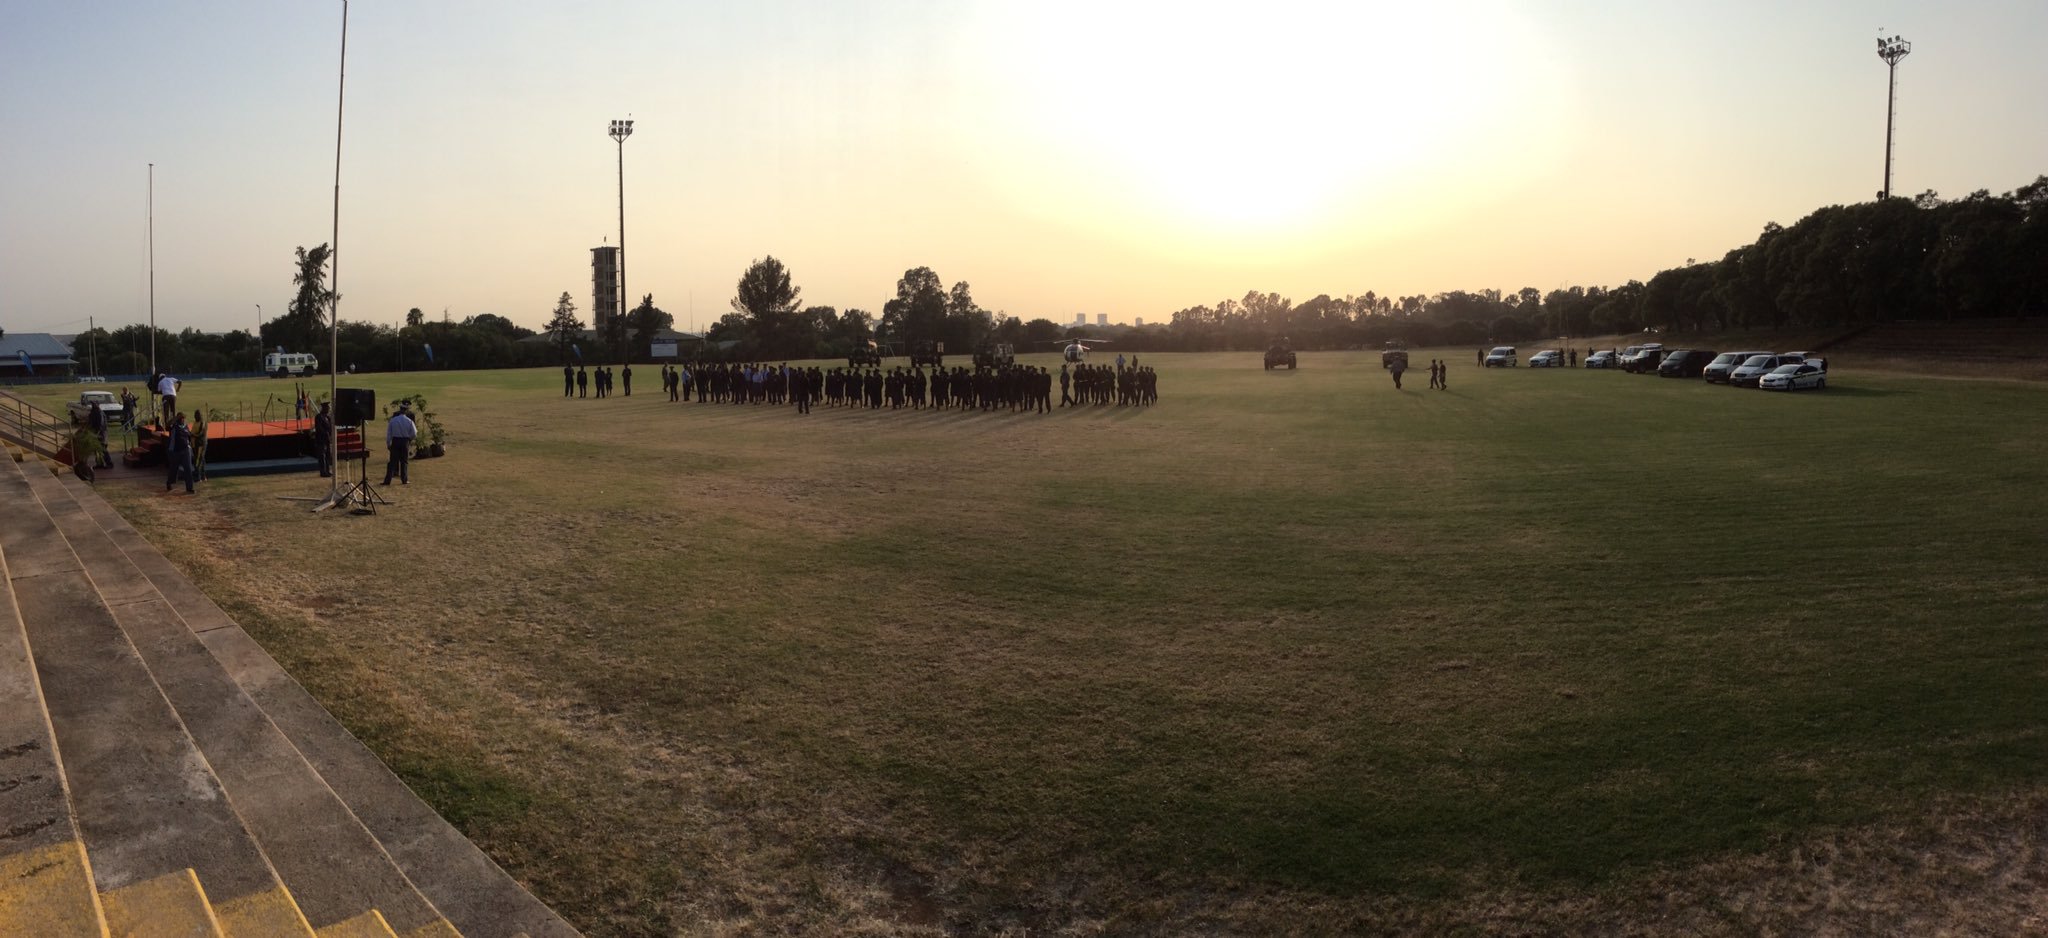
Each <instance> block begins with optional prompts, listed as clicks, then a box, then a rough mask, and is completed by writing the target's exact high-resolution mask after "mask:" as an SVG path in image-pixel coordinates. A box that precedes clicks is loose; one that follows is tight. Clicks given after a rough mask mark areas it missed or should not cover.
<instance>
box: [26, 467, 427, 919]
mask: <svg viewBox="0 0 2048 938" xmlns="http://www.w3.org/2000/svg"><path fill="white" fill-rule="evenodd" d="M30 488H31V489H32V490H33V491H34V493H35V494H36V496H37V497H38V499H39V500H40V501H41V503H42V506H43V509H44V511H45V512H46V513H47V514H48V515H49V516H50V518H51V519H52V520H53V521H54V522H55V523H56V526H57V529H58V531H59V532H60V533H61V534H62V535H63V536H64V538H65V539H66V541H68V542H69V544H70V545H71V549H72V551H73V553H75V554H76V555H77V556H78V558H79V559H80V561H81V562H82V563H83V565H84V567H85V569H86V575H87V577H88V578H89V579H91V580H92V582H93V583H94V584H95V585H96V586H97V588H98V592H99V594H100V597H101V599H102V600H103V601H104V602H105V604H106V605H107V607H108V608H109V610H110V611H111V612H112V614H113V617H114V619H115V621H116V622H117V623H119V625H120V626H121V629H122V631H123V632H124V633H125V634H126V636H127V637H128V640H129V641H130V642H131V643H132V644H133V645H134V647H135V648H136V650H137V651H138V652H139V654H140V655H141V658H142V660H143V663H144V664H145V665H147V667H148V668H149V670H150V673H151V675H152V676H153V677H154V678H155V680H156V682H157V684H158V686H159V687H161V688H162V691H163V694H164V696H165V698H166V699H168V700H169V702H170V704H171V706H172V708H173V709H174V710H175V711H176V712H177V715H178V717H179V719H180V720H181V721H182V722H183V723H184V725H185V727H186V729H187V732H188V733H189V734H190V735H191V737H192V740H193V742H194V743H195V744H197V746H198V748H199V751H200V753H201V755H203V756H204V757H205V759H206V760H207V762H208V763H209V765H210V766H211V767H212V769H213V774H214V776H215V777H216V778H218V779H219V781H220V785H221V787H222V789H223V790H224V791H225V792H226V794H227V798H228V801H229V803H230V804H232V805H233V807H234V810H235V812H236V814H237V815H239V816H240V817H241V819H242V822H243V824H244V825H245V827H246V828H247V829H248V831H249V834H250V835H251V837H253V838H254V840H255V841H256V844H257V846H258V847H259V848H261V850H262V851H263V854H264V856H265V857H266V858H267V859H268V860H269V861H270V865H271V867H272V868H273V869H274V870H276V871H277V875H278V878H279V879H280V880H281V881H282V883H283V886H284V888H285V889H286V890H288V891H289V893H290V895H291V897H292V898H293V899H295V900H296V901H297V904H298V908H299V910H300V912H302V913H303V914H304V916H305V921H307V922H310V923H312V924H314V925H315V926H321V925H326V924H330V923H335V922H342V921H347V920H351V919H354V918H357V917H359V916H361V915H362V914H363V913H365V912H367V911H369V910H371V909H377V910H380V911H381V912H382V913H383V917H384V919H385V920H388V921H389V922H391V923H392V924H393V925H394V926H396V927H398V928H400V929H402V930H405V931H408V932H409V931H412V930H414V929H418V928H422V927H427V926H431V925H432V924H434V923H436V922H439V921H440V920H441V914H440V912H439V911H438V910H436V909H435V908H434V906H433V904H432V903H430V902H428V901H427V900H426V899H425V898H424V897H423V896H421V895H420V893H419V891H418V890H416V889H414V888H413V885H412V883H411V882H410V881H408V880H407V879H406V878H405V875H404V874H403V873H400V872H399V870H398V867H397V865H396V864H395V863H393V862H392V860H391V858H390V856H389V855H387V854H386V853H385V852H384V849H383V847H382V846H380V845H379V844H378V842H377V840H376V838H375V837H373V836H371V834H370V832H369V831H368V830H367V829H365V828H364V827H363V826H362V824H361V823H360V822H358V821H357V820H356V817H355V815H354V814H353V813H351V812H350V811H349V809H348V807H347V806H346V805H345V804H343V803H342V801H341V799H340V798H338V797H336V796H335V794H334V792H333V791H332V790H331V789H329V788H328V786H327V783H326V782H325V781H324V780H323V779H322V778H321V776H320V775H319V773H317V772H315V771H314V770H313V767H312V766H311V765H310V764H308V763H307V762H306V760H305V759H304V758H303V757H302V756H300V754H299V751H298V750H297V749H296V748H294V747H293V746H292V744H291V742H290V741H289V740H287V739H286V738H285V737H284V735H283V734H282V733H280V732H279V731H278V729H277V727H276V726H274V725H272V723H271V722H270V719H269V718H268V717H266V716H265V715H264V713H263V711H262V709H261V708H259V707H258V706H257V705H256V703H255V702H254V701H253V700H251V699H250V698H249V696H248V695H247V694H246V693H244V692H243V690H242V688H241V686H240V685H238V684H236V683H235V680H234V679H233V677H231V676H230V675H229V674H228V673H227V671H226V670H225V669H224V668H222V667H221V664H220V662H219V661H218V660H217V659H215V658H214V657H213V655H212V654H211V653H209V652H208V651H207V650H206V646H205V645H204V644H202V643H201V642H200V641H199V637H198V636H197V635H195V634H194V633H193V632H192V631H191V630H190V629H189V628H187V627H186V623H185V622H184V620H183V619H182V618H180V617H179V616H178V614H177V612H176V611H175V610H174V609H172V607H171V605H170V603H169V602H168V601H167V600H165V598H164V597H163V595H162V594H161V593H159V592H157V590H156V588H155V586H153V585H152V584H151V581H150V580H149V579H148V578H147V577H145V576H143V574H142V571H141V570H139V569H137V568H136V566H135V565H134V564H133V563H132V562H130V560H129V558H128V556H127V554H126V553H125V552H124V551H122V550H121V548H120V547H118V546H116V545H115V544H114V542H113V540H112V539H111V538H110V537H109V536H108V535H107V533H106V531H105V530H104V529H102V528H101V527H100V525H99V523H98V522H97V521H96V520H95V519H93V518H92V517H90V516H89V515H88V514H87V512H86V510H85V507H84V506H85V504H86V502H87V501H92V500H98V497H97V496H96V495H94V494H93V493H91V492H90V491H88V490H86V489H85V487H84V485H83V483H77V482H74V483H72V484H71V485H68V486H67V485H66V483H65V482H64V481H63V480H61V479H59V478H57V477H54V476H52V477H48V478H36V479H31V480H30Z"/></svg>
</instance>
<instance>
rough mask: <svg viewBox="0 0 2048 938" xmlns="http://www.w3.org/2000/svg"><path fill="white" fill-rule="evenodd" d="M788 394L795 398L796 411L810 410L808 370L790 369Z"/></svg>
mask: <svg viewBox="0 0 2048 938" xmlns="http://www.w3.org/2000/svg"><path fill="white" fill-rule="evenodd" d="M789 396H790V397H792V398H794V399H795V400H796V412H797V413H799V414H808V413H810V412H811V376H810V373H809V372H806V371H804V370H803V369H802V368H797V369H794V370H792V371H790V373H789Z"/></svg>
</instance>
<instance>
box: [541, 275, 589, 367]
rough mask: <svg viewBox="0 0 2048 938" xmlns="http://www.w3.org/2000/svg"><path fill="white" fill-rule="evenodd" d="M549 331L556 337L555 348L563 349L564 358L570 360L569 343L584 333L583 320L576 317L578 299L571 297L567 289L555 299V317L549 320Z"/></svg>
mask: <svg viewBox="0 0 2048 938" xmlns="http://www.w3.org/2000/svg"><path fill="white" fill-rule="evenodd" d="M547 332H548V334H549V335H551V336H554V337H555V338H554V341H555V348H557V349H559V350H560V351H561V353H562V360H563V361H568V360H569V344H570V343H572V342H574V341H576V337H577V336H579V335H581V334H583V320H581V319H577V318H576V301H575V300H572V299H570V298H569V292H568V291H567V290H564V291H562V298H561V299H559V300H556V301H555V318H553V319H550V320H548V329H547Z"/></svg>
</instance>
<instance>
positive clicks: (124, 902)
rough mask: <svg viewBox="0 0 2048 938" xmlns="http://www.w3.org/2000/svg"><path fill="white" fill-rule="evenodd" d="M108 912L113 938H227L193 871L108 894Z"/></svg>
mask: <svg viewBox="0 0 2048 938" xmlns="http://www.w3.org/2000/svg"><path fill="white" fill-rule="evenodd" d="M100 903H101V904H102V905H103V906H105V907H106V910H107V932H108V934H110V935H114V936H116V938H119V936H126V935H134V936H137V938H141V936H156V935H163V936H166V938H168V936H172V935H176V936H179V938H185V936H191V938H225V936H224V934H223V932H222V931H221V927H220V921H219V920H218V919H215V918H214V916H213V906H212V905H211V904H210V903H208V902H207V901H206V890H205V889H203V888H201V887H200V885H199V877H198V875H197V874H195V873H193V872H192V871H191V870H178V871H177V872H174V873H165V874H164V875H162V876H159V877H157V878H155V879H151V880H145V881H143V882H140V883H135V884H133V885H130V886H123V887H121V888H119V889H116V890H113V891H111V892H108V893H106V894H104V895H102V896H101V897H100Z"/></svg>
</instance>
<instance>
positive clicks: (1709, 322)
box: [1121, 176, 2048, 351]
mask: <svg viewBox="0 0 2048 938" xmlns="http://www.w3.org/2000/svg"><path fill="white" fill-rule="evenodd" d="M2043 312H2048V176H2042V177H2039V178H2036V179H2035V180H2034V181H2033V182H2032V183H2030V184H2028V185H2025V186H2021V187H2020V188H2018V189H2016V190H2014V191H2012V192H2008V193H2006V194H2004V195H1998V196H1994V195H1992V194H1990V193H1989V192H1988V191H1985V190H1978V191H1977V192H1973V193H1971V194H1970V195H1969V196H1967V197H1965V198H1962V199H1957V200H1953V201H1949V200H1944V199H1942V198H1941V197H1940V196H1939V195H1938V194H1936V193H1935V192H1932V191H1928V192H1923V193H1921V194H1920V195H1918V196H1915V197H1913V198H1910V199H1908V198H1903V197H1900V198H1890V199H1881V200H1878V201H1873V202H1864V203H1859V204H1855V205H1831V206H1827V207H1825V208H1821V209H1818V210H1816V211H1814V212H1813V213H1812V214H1809V215H1807V216H1806V217H1805V218H1802V219H1800V220H1799V221H1798V222H1796V223H1794V224H1793V225H1791V226H1789V227H1787V226H1781V225H1779V224H1777V223H1775V222H1773V223H1770V224H1767V225H1765V226H1764V228H1763V231H1762V233H1761V234H1759V235H1758V236H1757V239H1756V240H1755V241H1753V242H1751V243H1749V244H1745V245H1742V246H1740V247H1737V248H1734V249H1732V250H1730V251H1729V252H1728V253H1727V254H1725V255H1724V256H1722V258H1721V259H1720V260H1716V261H1688V262H1687V263H1686V264H1685V265H1684V266H1682V267H1674V268H1672V269H1669V270H1664V271H1659V272H1658V273H1657V274H1656V275H1655V276H1653V277H1651V278H1650V280H1649V282H1648V283H1644V282H1642V281H1640V280H1631V281H1629V282H1627V283H1625V284H1622V285H1621V286H1618V287H1604V286H1595V287H1576V286H1575V287H1571V288H1568V289H1558V290H1551V291H1549V292H1547V293H1546V292H1543V291H1539V290H1537V289H1536V288H1534V287H1523V288H1522V289H1520V290H1517V291H1515V292H1514V293H1503V292H1501V291H1499V290H1479V291H1464V290H1453V291H1450V292H1446V293H1438V294H1434V295H1430V296H1420V295H1418V296H1401V297H1387V296H1380V295H1378V294H1376V293H1373V292H1371V291H1367V292H1366V293H1364V294H1363V295H1346V296H1343V297H1341V298H1339V297H1332V296H1330V295H1328V294H1323V295H1320V296H1317V297H1315V298H1314V299H1311V300H1309V301H1307V302H1305V303H1301V304H1298V305H1297V304H1295V303H1293V302H1292V301H1290V300H1288V299H1286V298H1284V297H1282V296H1280V295H1279V294H1277V293H1261V292H1258V291H1256V290H1254V291H1252V292H1250V293H1247V294H1245V296H1244V297H1243V298H1242V299H1238V300H1230V299H1226V300H1222V301H1220V302H1217V303H1215V304H1213V305H1205V306H1194V307H1189V308H1187V309H1182V310H1178V311H1176V312H1175V313H1174V314H1173V316H1172V322H1171V325H1170V326H1169V327H1168V328H1166V329H1165V330H1159V331H1152V332H1148V331H1147V330H1139V331H1138V333H1137V334H1136V335H1133V336H1132V337H1131V338H1130V339H1129V340H1128V341H1126V342H1124V343H1121V344H1127V345H1132V346H1133V347H1138V346H1142V347H1144V348H1148V349H1156V350H1188V351H1198V350H1211V349H1248V348H1257V347H1259V346H1261V345H1263V344H1266V343H1268V342H1270V341H1273V340H1275V339H1278V338H1280V337H1287V338H1288V339H1290V340H1291V341H1292V342H1293V343H1294V344H1295V345H1297V346H1300V347H1304V348H1337V347H1349V346H1359V345H1377V344H1380V343H1383V342H1387V341H1395V340H1400V341H1406V342H1409V343H1412V344H1418V345H1435V344H1446V345H1471V344H1478V343H1483V342H1488V341H1495V342H1515V341H1520V340H1525V339H1533V338H1536V337H1539V336H1541V337H1549V336H1584V335H1606V334H1625V333H1630V332H1636V331H1640V330H1642V329H1646V328H1658V329H1663V330H1668V331H1673V332H1684V333H1700V332H1722V331H1727V330H1751V329H1755V330H1767V329H1780V330H1782V329H1804V328H1824V329H1826V328H1844V329H1846V328H1854V327H1857V326H1863V325H1869V324H1872V323H1881V322H1897V321H1901V320H1948V319H1972V318H1984V317H2013V316H2018V317H2026V316H2034V315H2040V314H2042V313H2043Z"/></svg>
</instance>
